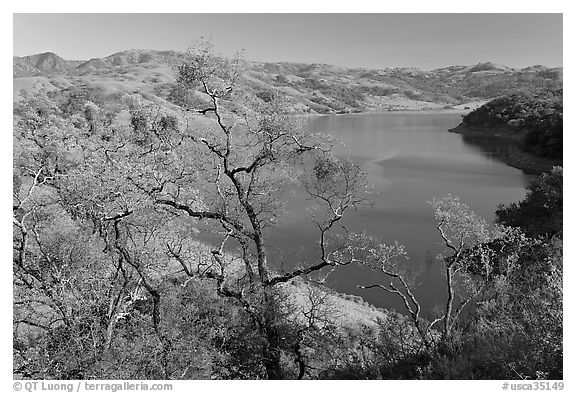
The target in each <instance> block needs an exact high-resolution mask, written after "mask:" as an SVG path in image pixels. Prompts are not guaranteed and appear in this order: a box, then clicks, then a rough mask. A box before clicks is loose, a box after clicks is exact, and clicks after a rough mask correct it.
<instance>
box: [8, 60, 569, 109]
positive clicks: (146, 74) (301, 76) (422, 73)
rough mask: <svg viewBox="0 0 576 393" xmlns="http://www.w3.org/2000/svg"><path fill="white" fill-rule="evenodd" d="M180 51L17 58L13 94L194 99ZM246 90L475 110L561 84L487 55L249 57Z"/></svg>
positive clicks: (330, 105) (309, 99) (321, 100)
mask: <svg viewBox="0 0 576 393" xmlns="http://www.w3.org/2000/svg"><path fill="white" fill-rule="evenodd" d="M181 55H182V54H181V53H179V52H176V51H153V50H138V49H132V50H127V51H123V52H118V53H114V54H112V55H110V56H107V57H104V58H93V59H90V60H88V61H76V60H75V61H69V60H65V59H63V58H61V57H59V56H58V55H56V54H54V53H51V52H46V53H42V54H37V55H32V56H25V57H14V58H13V76H14V99H15V100H19V99H21V98H22V97H23V96H24V95H26V94H31V93H34V92H38V91H41V90H42V89H43V86H44V87H45V88H46V90H53V89H58V88H70V87H77V88H82V89H92V90H95V91H97V92H99V93H100V94H104V95H106V94H113V93H133V92H139V93H143V94H146V95H147V96H148V97H153V99H157V100H161V101H169V102H171V103H172V104H175V105H193V104H194V97H193V96H192V97H186V96H182V94H181V92H179V91H178V89H177V87H176V86H175V78H174V72H173V70H172V65H173V64H175V63H176V62H177V61H178V58H179V56H181ZM244 66H245V77H244V79H243V81H242V85H241V89H240V91H242V93H243V94H245V95H247V96H263V95H265V94H267V93H269V92H271V91H278V92H280V93H281V94H283V95H284V96H285V97H287V99H288V100H289V101H290V103H291V106H292V108H293V109H294V110H296V111H299V112H303V113H348V112H369V111H390V110H423V109H429V110H438V109H449V108H456V109H458V108H460V109H462V108H465V107H468V108H470V109H473V108H475V107H478V106H479V105H481V104H483V103H484V102H486V101H488V100H491V99H493V98H496V97H499V96H502V95H506V94H512V93H516V92H518V91H524V92H528V93H538V92H542V91H548V90H554V89H557V88H560V87H562V68H547V67H544V66H541V65H535V66H532V67H526V68H523V69H513V68H510V67H506V66H503V65H498V64H494V63H492V62H485V63H480V64H476V65H471V66H464V65H457V66H450V67H444V68H440V69H436V70H431V71H426V70H421V69H418V68H383V69H362V68H343V67H336V66H332V65H327V64H302V63H286V62H278V63H263V62H250V61H246V62H245V64H244Z"/></svg>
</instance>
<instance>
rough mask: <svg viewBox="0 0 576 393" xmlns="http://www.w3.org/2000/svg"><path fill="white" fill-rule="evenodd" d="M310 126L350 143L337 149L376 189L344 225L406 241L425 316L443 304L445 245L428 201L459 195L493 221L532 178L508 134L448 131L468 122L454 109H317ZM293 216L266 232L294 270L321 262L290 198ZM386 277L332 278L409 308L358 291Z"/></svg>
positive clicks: (348, 273) (350, 269) (350, 271)
mask: <svg viewBox="0 0 576 393" xmlns="http://www.w3.org/2000/svg"><path fill="white" fill-rule="evenodd" d="M306 121H307V128H308V129H309V131H310V132H319V133H326V134H330V135H332V136H334V137H336V138H338V139H340V140H341V141H342V142H343V146H342V147H338V150H337V153H338V154H340V155H346V156H349V157H350V158H352V159H353V160H355V161H356V162H358V163H359V164H360V165H361V167H362V168H363V169H364V170H365V171H366V173H367V174H368V179H369V181H370V183H371V184H372V185H373V187H374V196H373V201H374V205H373V207H371V208H365V209H360V210H357V211H350V212H348V213H349V214H348V217H347V218H346V219H345V221H344V224H345V225H346V227H347V228H348V229H349V230H351V231H358V232H366V233H368V234H370V235H373V236H376V237H378V238H379V239H380V240H381V241H382V242H385V243H393V242H394V241H398V242H400V243H402V244H403V245H404V246H405V247H406V250H407V252H408V255H409V258H410V261H409V263H410V266H411V267H412V268H414V269H416V270H418V271H419V272H420V273H419V276H418V285H417V286H416V287H415V291H414V292H415V294H416V296H417V297H418V298H419V299H420V302H421V304H422V306H423V309H424V310H423V311H424V312H423V316H427V313H429V312H431V311H432V310H433V309H434V307H435V306H437V305H440V304H443V303H444V302H445V289H444V285H445V279H444V277H443V275H442V272H441V266H442V265H441V263H440V262H438V261H437V260H436V256H437V255H438V253H439V252H441V251H443V247H442V244H441V240H442V239H441V238H440V236H439V234H438V232H437V230H436V227H435V221H434V217H433V210H432V208H431V207H430V206H428V205H427V203H426V202H427V201H430V200H432V199H433V198H434V197H441V196H444V195H446V194H453V195H457V196H459V197H460V199H461V201H462V202H464V203H466V204H467V205H468V206H470V207H471V208H472V209H473V210H474V211H475V212H476V213H477V214H478V215H480V216H481V217H483V218H484V219H485V220H487V221H488V222H493V221H494V212H495V210H496V208H497V207H498V205H499V204H508V203H510V202H517V201H519V200H521V199H523V198H524V195H525V192H526V186H527V184H528V183H529V182H530V181H531V180H532V178H533V177H532V176H528V175H526V174H524V173H523V172H522V171H521V170H519V169H516V168H512V167H509V166H507V165H506V164H505V163H504V162H502V161H501V160H499V158H498V152H499V151H502V149H506V148H507V146H506V143H508V142H503V141H497V140H491V139H478V138H471V137H467V136H463V135H460V134H454V133H450V132H448V130H449V129H450V128H453V127H455V126H457V125H458V124H459V123H460V121H461V115H460V114H457V113H407V112H391V113H378V114H351V115H334V116H319V117H311V118H308V119H307V120H306ZM287 199H288V205H287V208H288V210H287V214H286V217H285V218H283V219H282V220H281V222H280V225H279V226H278V227H277V228H275V229H274V230H273V231H272V232H271V234H270V236H269V237H268V241H267V243H268V247H269V252H270V260H271V261H272V260H275V261H276V262H275V263H274V265H276V266H278V267H279V268H282V267H283V268H285V269H286V270H290V268H291V267H293V266H295V265H297V264H299V263H301V264H303V265H308V264H310V263H307V262H306V261H314V262H317V261H318V259H317V256H318V255H319V253H318V246H317V242H318V231H317V229H316V228H315V226H314V224H313V223H312V222H311V220H310V218H309V216H308V215H307V214H306V212H305V209H303V202H302V199H301V198H299V199H298V201H299V202H298V204H295V203H291V202H290V200H291V199H292V198H291V197H287ZM383 280H385V278H384V277H383V275H382V274H380V275H379V274H378V273H376V272H373V271H371V270H369V269H368V268H366V267H363V266H357V265H349V266H344V267H341V268H338V269H337V270H336V271H334V272H333V273H332V274H331V275H330V276H329V277H328V279H327V280H326V285H327V286H329V287H331V288H333V289H335V290H337V291H341V292H344V293H348V294H353V295H359V296H362V297H363V298H364V299H365V300H366V301H368V302H369V303H371V304H374V305H375V306H378V307H383V308H396V309H397V310H398V311H403V308H402V303H401V301H400V300H399V299H397V298H396V297H395V296H394V295H392V294H388V293H386V292H384V291H382V290H378V289H371V290H361V289H357V285H368V284H374V283H381V284H388V282H387V281H383Z"/></svg>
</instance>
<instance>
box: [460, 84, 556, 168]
mask: <svg viewBox="0 0 576 393" xmlns="http://www.w3.org/2000/svg"><path fill="white" fill-rule="evenodd" d="M563 117H564V114H563V89H558V90H553V91H547V92H541V93H537V94H527V93H517V94H511V95H507V96H503V97H499V98H496V99H494V100H492V101H490V102H488V103H486V104H485V105H482V106H481V107H479V108H477V109H475V110H473V111H472V112H470V113H468V114H467V115H466V116H464V117H463V119H462V123H461V124H460V125H459V126H458V127H456V128H455V129H453V130H452V131H454V132H459V133H462V134H468V135H470V134H471V133H472V134H476V135H480V136H494V137H500V138H502V137H504V138H508V139H514V140H516V141H517V142H518V145H519V146H520V150H521V151H520V152H518V153H516V155H515V157H508V161H510V160H512V162H509V164H511V165H513V166H516V167H520V168H522V169H528V170H529V171H530V172H535V173H539V172H541V171H547V170H549V169H550V168H551V167H552V166H553V165H562V148H563Z"/></svg>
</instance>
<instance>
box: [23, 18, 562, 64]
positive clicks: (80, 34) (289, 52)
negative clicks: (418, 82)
mask: <svg viewBox="0 0 576 393" xmlns="http://www.w3.org/2000/svg"><path fill="white" fill-rule="evenodd" d="M202 35H204V36H211V37H212V39H213V41H214V44H215V46H216V48H217V50H218V51H220V52H221V53H223V54H225V55H230V54H232V53H233V52H234V51H235V50H238V49H245V51H246V52H245V54H246V58H247V59H249V60H256V61H291V62H304V63H328V64H334V65H339V66H347V67H367V68H383V67H410V66H413V67H419V68H423V69H433V68H438V67H443V66H448V65H468V64H475V63H479V62H484V61H492V62H495V63H499V64H504V65H507V66H511V67H526V66H529V65H534V64H543V65H546V66H551V67H555V66H561V65H562V14H15V15H14V55H15V56H25V55H30V54H34V53H40V52H47V51H51V52H54V53H56V54H58V55H60V56H62V57H63V58H65V59H68V60H84V59H85V60H87V59H90V58H93V57H104V56H108V55H110V54H112V53H115V52H118V51H121V50H126V49H175V50H184V49H185V48H186V47H188V46H189V45H190V44H191V42H192V41H194V40H195V39H197V38H198V37H200V36H202Z"/></svg>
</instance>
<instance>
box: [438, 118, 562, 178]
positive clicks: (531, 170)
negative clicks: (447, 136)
mask: <svg viewBox="0 0 576 393" xmlns="http://www.w3.org/2000/svg"><path fill="white" fill-rule="evenodd" d="M448 132H452V133H455V134H461V135H468V136H477V137H483V138H493V139H507V140H510V141H515V142H519V143H520V142H521V141H522V139H523V135H522V133H514V132H512V131H510V130H509V129H508V128H506V127H492V128H484V127H471V126H466V125H464V123H460V124H459V125H458V126H456V127H454V128H451V129H449V130H448ZM498 158H500V159H501V160H502V161H503V162H504V163H506V165H508V166H511V167H513V168H517V169H520V170H521V171H523V172H524V173H526V174H528V175H540V174H542V173H544V172H549V171H550V170H551V169H552V168H553V167H555V166H563V162H562V160H557V159H551V158H545V157H538V156H535V155H534V154H531V153H527V152H525V151H522V150H521V149H520V148H518V149H516V150H514V151H512V152H508V153H507V154H499V155H498Z"/></svg>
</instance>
